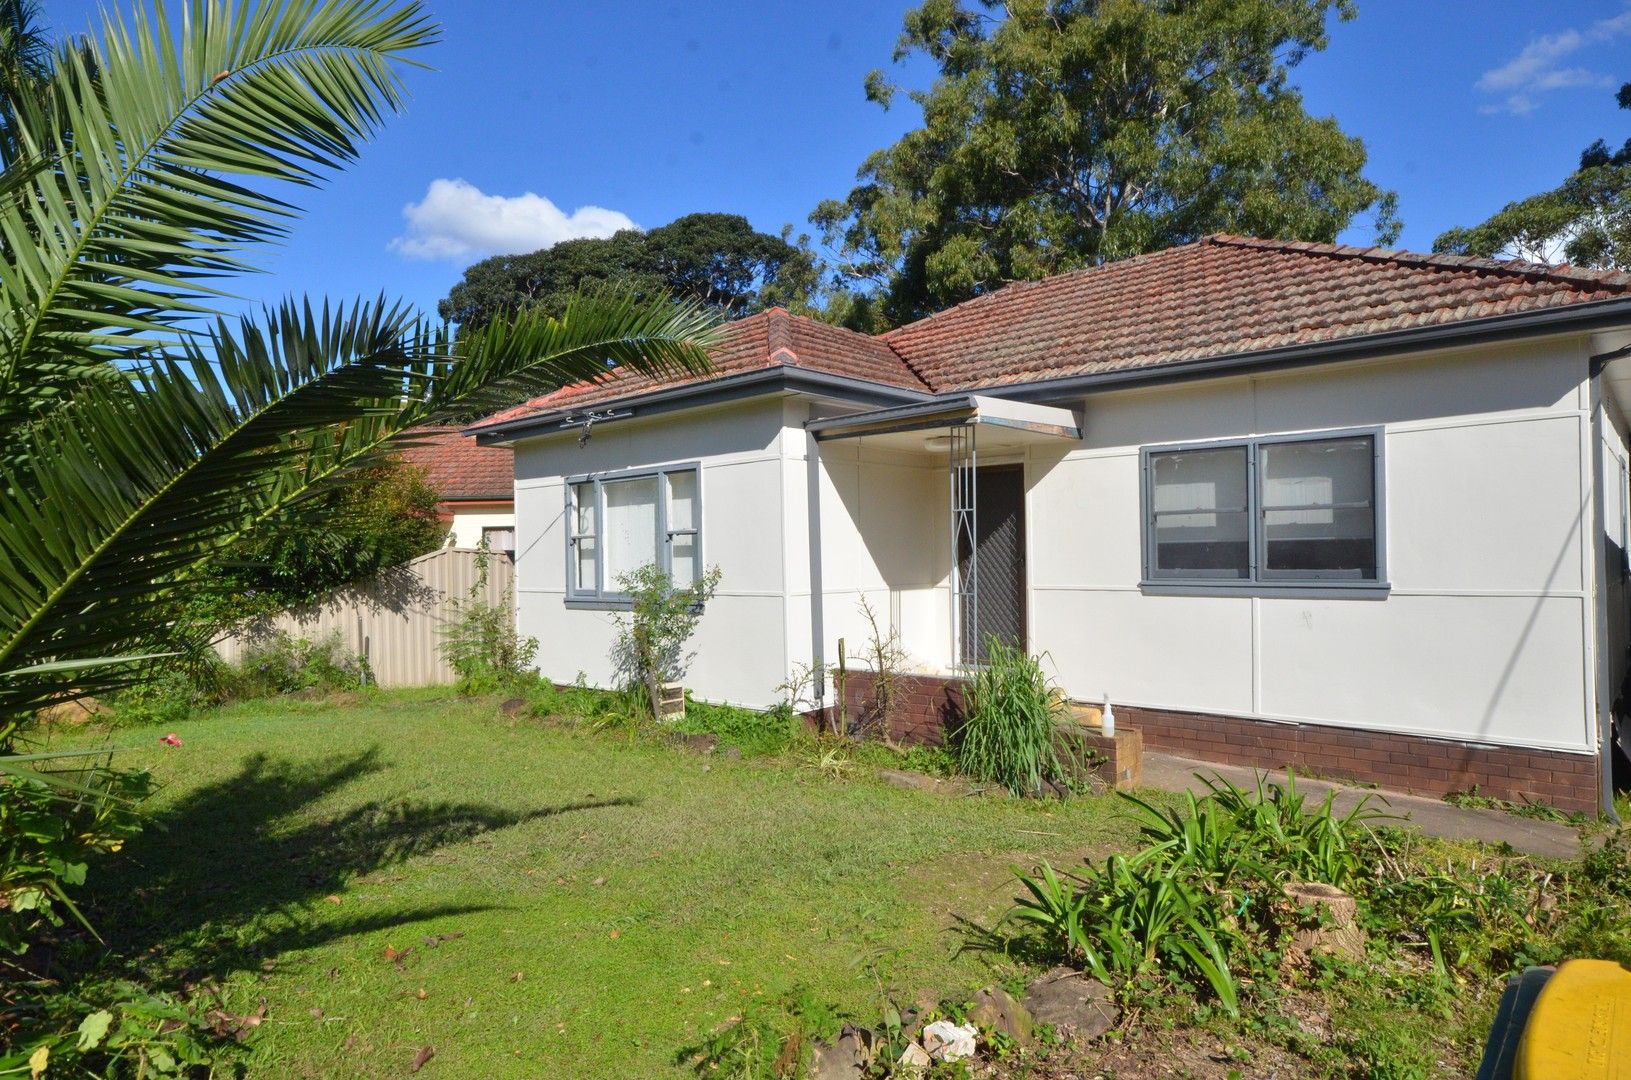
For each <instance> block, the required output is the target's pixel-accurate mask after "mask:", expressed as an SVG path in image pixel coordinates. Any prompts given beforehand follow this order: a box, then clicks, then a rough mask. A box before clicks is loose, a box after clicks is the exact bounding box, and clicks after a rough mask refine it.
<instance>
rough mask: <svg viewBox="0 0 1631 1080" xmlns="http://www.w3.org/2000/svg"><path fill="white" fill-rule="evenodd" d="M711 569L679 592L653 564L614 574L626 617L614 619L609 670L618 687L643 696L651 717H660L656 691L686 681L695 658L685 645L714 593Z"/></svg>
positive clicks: (717, 574) (715, 579)
mask: <svg viewBox="0 0 1631 1080" xmlns="http://www.w3.org/2000/svg"><path fill="white" fill-rule="evenodd" d="M719 579H720V571H719V567H717V566H715V567H712V568H710V569H709V570H708V571H707V572H705V573H704V574H703V575H702V576H701V577H700V578H699V579H697V581H696V582H695V583H694V584H692V585H688V586H686V587H684V588H681V587H680V586H678V585H676V584H674V579H673V578H672V577H670V576H669V573H668V571H666V570H664V569H663V568H662V567H660V566H658V565H657V564H656V563H647V564H646V565H645V566H642V567H640V568H639V569H638V570H633V571H630V572H629V573H627V574H622V575H619V577H618V579H617V584H618V588H620V589H622V590H623V593H624V594H625V595H626V596H628V598H629V611H628V614H627V615H624V614H622V613H619V614H618V616H617V631H616V637H615V638H614V639H613V641H612V670H613V671H615V672H616V673H617V676H618V678H619V679H620V680H621V681H622V683H623V685H624V686H626V687H630V688H636V689H639V690H641V691H643V692H644V693H645V695H646V699H647V702H648V704H649V705H650V708H651V715H652V717H653V718H655V717H657V716H660V715H662V709H661V697H662V695H661V686H662V684H663V683H665V682H676V681H678V680H679V679H682V678H684V677H685V672H686V671H687V670H688V669H689V668H690V666H691V661H692V659H693V658H694V657H695V654H694V653H688V652H686V646H687V645H688V644H689V643H690V641H691V637H692V635H693V634H695V633H696V629H697V621H698V620H699V619H701V618H702V608H703V605H704V604H706V603H707V602H708V601H709V600H710V599H711V598H712V597H713V595H714V592H715V590H717V589H718V588H719Z"/></svg>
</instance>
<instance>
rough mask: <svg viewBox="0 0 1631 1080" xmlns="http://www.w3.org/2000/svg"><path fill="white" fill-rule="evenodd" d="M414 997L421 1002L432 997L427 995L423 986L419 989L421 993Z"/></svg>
mask: <svg viewBox="0 0 1631 1080" xmlns="http://www.w3.org/2000/svg"><path fill="white" fill-rule="evenodd" d="M414 997H416V998H418V999H419V1000H420V1001H424V1000H425V999H426V998H428V997H430V995H429V994H427V993H426V992H425V988H424V987H423V986H421V987H420V988H419V992H418V993H417V994H415V995H414Z"/></svg>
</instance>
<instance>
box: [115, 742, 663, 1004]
mask: <svg viewBox="0 0 1631 1080" xmlns="http://www.w3.org/2000/svg"><path fill="white" fill-rule="evenodd" d="M388 767H389V765H388V764H387V763H386V762H385V761H384V760H383V759H382V757H381V755H380V752H379V749H378V748H377V747H375V748H372V749H369V750H366V751H363V752H361V753H358V754H355V755H353V756H350V757H345V758H338V759H328V760H324V761H316V762H297V761H291V760H288V759H284V758H274V757H271V756H269V755H267V754H264V753H260V754H255V755H253V756H251V757H250V758H248V759H247V760H246V761H245V762H244V764H243V767H242V768H241V769H240V770H239V771H238V773H237V774H235V775H233V776H231V777H229V778H227V779H224V780H220V781H217V782H215V783H212V784H208V785H206V786H204V787H201V788H198V789H197V790H195V791H192V792H189V793H188V794H186V795H185V796H184V797H183V798H182V799H181V800H180V801H179V802H177V803H176V804H175V805H174V806H172V807H170V808H168V809H167V810H166V811H165V812H163V813H162V814H160V815H159V816H158V817H157V818H156V820H155V821H154V822H153V824H152V826H151V827H150V828H149V829H148V830H147V831H145V832H143V833H142V834H141V835H140V836H139V837H137V838H136V839H135V840H133V841H131V843H130V844H129V845H128V846H127V847H126V848H125V850H124V852H123V853H122V854H120V855H118V856H114V857H112V858H109V859H108V860H107V861H106V862H105V863H103V864H102V865H100V866H98V867H97V868H96V870H95V872H94V873H93V874H92V875H91V883H92V891H91V895H90V897H89V899H90V901H91V903H90V910H89V912H88V914H89V915H90V917H91V920H92V922H93V923H94V924H96V925H97V926H98V928H99V929H100V930H101V931H102V933H103V935H104V936H105V937H106V938H107V939H108V945H109V946H110V948H111V950H112V951H113V952H114V953H116V954H119V955H122V956H123V957H125V958H126V959H127V960H128V961H129V962H131V963H134V964H139V965H142V966H149V965H152V966H158V967H161V968H168V969H174V968H178V967H179V968H183V969H185V970H186V971H188V972H190V973H195V974H203V973H205V972H209V973H211V974H215V975H217V976H219V975H224V974H226V973H227V972H228V971H231V970H233V969H238V968H243V967H246V966H250V965H258V964H259V963H260V960H261V958H263V957H269V956H273V955H275V954H277V953H280V952H284V951H287V950H291V949H302V948H307V947H311V946H315V945H320V944H322V943H323V942H326V941H332V940H335V939H337V938H342V937H346V936H349V935H351V934H358V933H367V932H369V931H373V930H380V929H385V928H388V927H393V926H400V925H403V924H406V923H413V922H420V921H424V920H427V919H433V918H440V917H444V916H448V915H458V914H465V913H469V912H474V911H482V910H489V909H490V908H491V907H493V906H494V905H423V906H418V907H414V906H409V905H405V904H401V903H394V904H393V903H391V902H390V901H383V902H381V903H379V904H372V905H370V906H371V907H372V908H373V910H372V911H370V912H369V913H368V914H366V915H363V914H359V915H357V916H349V915H345V914H342V913H341V912H340V911H339V910H337V909H335V908H331V907H330V906H329V904H330V903H332V901H329V900H328V898H329V897H334V896H338V895H339V893H340V891H341V890H342V889H343V888H344V887H345V886H346V885H347V884H348V883H349V882H351V881H353V880H355V879H356V878H358V877H361V876H364V875H367V874H372V873H376V872H378V871H381V870H385V869H387V868H389V867H392V866H395V865H397V864H400V863H402V862H404V861H406V860H408V859H411V858H414V857H416V856H422V855H427V854H430V853H432V852H435V851H436V850H438V849H440V848H443V847H446V846H448V845H452V844H457V843H460V842H461V841H465V840H469V839H471V838H473V837H477V836H480V835H481V834H483V833H488V832H492V831H494V830H497V829H507V828H510V827H512V826H515V825H520V824H523V823H525V822H529V821H536V820H538V819H540V818H548V817H553V816H555V815H557V814H564V813H571V812H573V811H578V810H591V809H598V808H603V807H611V806H633V805H636V802H637V801H636V800H634V799H627V798H622V799H595V800H585V801H582V802H574V803H566V804H562V805H559V806H548V807H539V808H535V809H530V810H511V809H508V808H504V807H498V806H490V805H483V804H479V803H467V802H449V801H433V800H409V799H399V800H392V801H388V802H387V801H379V800H373V801H369V802H364V803H360V804H356V805H351V806H346V807H342V808H338V809H336V810H335V811H334V812H333V813H332V814H322V813H316V812H314V811H313V810H312V809H311V808H312V806H313V804H315V803H318V802H320V801H321V800H324V799H326V798H328V797H330V796H333V795H335V794H336V793H337V792H340V791H342V790H343V789H345V788H346V787H347V786H349V785H350V784H352V783H354V782H356V781H357V780H359V779H362V778H363V777H366V776H369V775H371V774H375V773H379V772H382V771H384V770H386V769H387V768H388ZM342 900H343V898H342ZM382 909H383V910H382Z"/></svg>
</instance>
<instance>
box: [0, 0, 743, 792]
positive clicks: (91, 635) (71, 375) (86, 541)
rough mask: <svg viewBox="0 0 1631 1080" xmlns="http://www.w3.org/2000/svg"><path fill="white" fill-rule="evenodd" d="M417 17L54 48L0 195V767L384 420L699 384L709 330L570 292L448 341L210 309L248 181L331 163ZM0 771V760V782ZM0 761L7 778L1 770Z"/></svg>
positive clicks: (236, 255) (320, 21)
mask: <svg viewBox="0 0 1631 1080" xmlns="http://www.w3.org/2000/svg"><path fill="white" fill-rule="evenodd" d="M436 33H437V32H436V28H435V27H434V26H433V25H432V24H430V23H429V21H428V20H427V19H426V17H425V15H424V14H423V12H422V11H421V9H420V8H419V6H418V4H417V3H414V2H409V3H404V4H400V5H398V4H394V3H391V2H389V0H287V2H286V3H283V4H275V3H261V4H258V5H255V4H242V5H239V4H235V3H233V2H232V0H188V3H187V6H186V9H185V18H184V19H183V20H182V22H181V25H180V26H179V28H178V27H177V26H175V25H173V24H172V22H171V21H170V20H169V19H168V18H167V17H166V15H165V13H164V8H163V5H162V4H161V5H159V6H157V7H154V8H152V9H138V10H137V11H135V12H134V13H133V14H131V15H130V16H128V17H127V18H126V19H123V20H121V19H117V18H114V17H106V18H105V21H104V24H103V26H102V28H101V30H100V33H99V34H97V35H95V36H93V37H92V38H90V39H88V40H87V41H86V42H84V43H83V44H75V45H73V46H65V47H62V48H59V49H58V50H57V52H56V55H55V58H54V61H53V63H52V64H51V65H49V71H48V72H47V73H46V74H45V75H44V76H43V84H42V86H41V93H40V94H39V96H38V98H37V99H29V100H24V101H21V102H20V104H19V107H18V109H17V113H16V122H15V133H16V141H17V147H18V152H17V156H16V158H15V159H8V160H7V161H6V163H5V170H4V174H3V176H0V454H3V455H4V456H3V457H0V461H3V464H4V474H3V476H0V752H4V750H6V749H7V748H9V746H10V745H11V743H12V742H13V740H14V739H15V737H16V736H17V734H18V733H19V732H20V731H21V730H22V728H23V725H24V724H26V723H27V720H28V718H29V717H30V716H31V715H32V714H33V713H34V711H35V710H36V709H38V708H39V707H40V706H41V705H43V704H45V703H48V702H51V701H54V700H61V699H64V698H68V697H72V696H76V695H86V694H101V693H106V692H108V691H110V690H113V689H117V688H118V687H120V686H124V685H128V684H130V683H131V682H132V681H133V680H136V679H139V678H140V677H141V671H142V666H141V663H140V661H142V660H144V659H151V658H153V657H154V656H155V655H169V654H175V653H178V652H182V651H186V650H189V649H192V648H196V647H198V646H199V645H200V644H201V642H200V641H199V640H198V639H197V634H196V632H195V631H193V630H192V629H191V628H189V627H188V626H187V624H186V623H185V621H184V620H181V619H180V618H179V615H180V612H181V611H182V609H183V608H184V606H185V605H186V603H187V602H188V601H189V600H191V599H193V598H195V597H197V596H198V595H199V594H200V593H202V592H204V591H207V590H208V589H210V587H211V576H210V573H209V570H210V567H211V565H212V560H214V559H216V558H217V557H218V556H219V555H220V554H221V553H222V552H223V551H224V550H225V549H227V548H229V547H231V546H232V545H233V544H234V543H236V542H237V541H238V540H240V539H241V538H243V537H244V536H246V535H249V534H250V533H252V532H253V531H254V530H255V529H256V528H257V527H259V526H260V525H261V524H262V523H264V522H267V521H268V520H270V519H272V518H273V517H276V516H278V515H282V514H287V513H289V512H291V508H296V507H298V506H299V505H300V504H301V503H303V502H306V501H307V500H309V498H310V496H311V495H313V494H314V493H316V492H320V491H322V490H325V489H326V488H329V487H331V486H333V485H335V484H338V483H344V482H345V480H346V477H347V476H348V475H349V474H351V473H353V472H355V471H356V470H357V469H358V467H359V466H361V465H364V464H367V463H369V462H370V461H372V460H374V459H376V458H377V456H378V455H379V453H381V451H382V449H383V448H385V447H386V446H387V445H388V444H389V443H390V442H391V441H392V440H393V438H394V437H395V436H397V435H398V434H399V433H400V432H402V431H403V430H405V429H406V428H409V427H412V426H415V425H419V424H424V423H430V422H436V421H439V420H443V419H445V418H448V417H453V416H462V415H469V414H470V413H471V412H472V411H475V410H485V409H491V408H494V407H499V406H502V405H506V404H510V403H513V402H514V401H515V400H517V399H518V398H520V397H522V396H525V395H530V394H534V393H538V392H542V391H546V390H548V389H552V388H554V387H558V386H560V385H562V384H563V383H564V382H567V381H573V380H578V379H595V378H601V377H604V376H605V375H606V373H607V371H608V364H609V363H610V364H616V365H620V366H627V367H629V368H632V369H634V370H636V371H639V372H643V373H648V374H653V375H664V374H669V373H673V372H677V371H698V370H701V369H703V368H704V367H705V365H706V363H707V360H706V353H705V349H706V346H707V344H708V343H709V341H710V334H711V323H710V320H709V319H708V318H707V317H706V316H704V315H702V314H700V313H699V312H698V311H697V310H696V309H694V308H687V307H676V306H673V305H669V304H666V303H662V302H660V301H658V302H656V303H649V304H638V303H635V302H633V301H630V300H620V299H615V298H600V299H582V300H578V301H576V302H574V303H573V304H572V305H570V306H569V307H568V308H567V310H566V311H565V312H564V313H563V314H561V315H560V316H559V317H558V318H543V317H524V318H522V319H520V320H518V321H516V322H514V323H511V324H496V325H494V326H492V327H489V328H487V329H486V330H484V331H482V332H480V333H477V334H472V335H465V336H464V337H462V338H461V339H460V340H459V341H458V342H457V343H456V344H455V343H454V342H453V340H452V339H451V338H450V337H449V336H448V335H447V334H445V333H442V332H436V331H432V330H431V329H429V328H427V327H426V325H425V324H424V323H422V322H421V321H420V320H419V319H418V318H417V317H416V316H415V315H414V314H413V313H412V312H409V311H407V310H405V309H403V308H401V307H400V306H396V305H392V304H389V303H386V302H383V301H379V302H373V303H361V304H355V305H328V304H318V303H313V302H310V301H304V300H290V301H287V302H285V303H284V304H282V305H280V306H278V307H277V308H276V309H275V310H272V311H269V312H266V313H265V314H264V315H263V316H262V317H259V318H240V319H237V320H229V319H227V318H225V317H224V316H223V315H222V314H221V310H222V305H223V303H224V294H223V290H222V282H221V279H223V278H226V277H229V276H230V275H233V274H236V273H239V272H242V271H244V270H247V269H250V268H252V264H251V263H250V262H249V258H248V253H249V252H250V251H251V250H252V248H253V247H254V245H256V244H257V243H259V242H262V241H265V240H268V239H272V238H275V237H277V236H279V235H280V234H281V233H282V232H283V231H284V230H285V229H286V228H287V222H288V218H289V215H290V214H291V213H292V212H293V211H292V208H291V207H290V206H288V205H287V204H286V203H284V202H282V201H280V200H278V199H277V198H275V197H274V196H273V195H272V194H270V193H269V190H268V188H269V186H271V185H281V184H287V183H294V184H309V183H312V182H314V181H315V180H317V179H318V178H319V177H320V176H321V175H323V174H324V173H325V172H327V171H329V170H332V169H334V168H337V167H339V166H341V165H343V164H345V163H346V162H349V161H350V160H352V159H353V158H354V157H355V156H356V154H357V151H358V147H359V145H360V144H361V143H362V142H363V141H365V140H366V139H367V138H368V136H369V135H370V134H371V133H372V132H373V131H374V130H375V128H376V127H377V126H378V125H379V124H380V123H381V121H382V120H383V118H384V117H385V116H386V115H387V114H388V113H390V112H392V111H395V110H397V109H399V108H400V107H401V104H402V100H403V98H402V86H401V82H400V74H399V69H400V68H401V67H402V66H403V65H411V64H416V63H417V61H416V60H415V57H416V56H417V54H418V53H419V52H420V50H422V49H423V48H424V47H425V46H426V45H428V44H430V43H431V42H432V41H434V40H435V37H436ZM5 767H7V766H6V765H5V763H4V759H0V768H5ZM13 767H15V766H13Z"/></svg>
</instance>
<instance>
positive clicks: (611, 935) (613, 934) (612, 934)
mask: <svg viewBox="0 0 1631 1080" xmlns="http://www.w3.org/2000/svg"><path fill="white" fill-rule="evenodd" d="M606 936H607V937H621V936H622V935H621V934H619V933H618V932H617V931H616V930H613V931H612V932H611V933H609V934H607V935H606Z"/></svg>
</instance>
